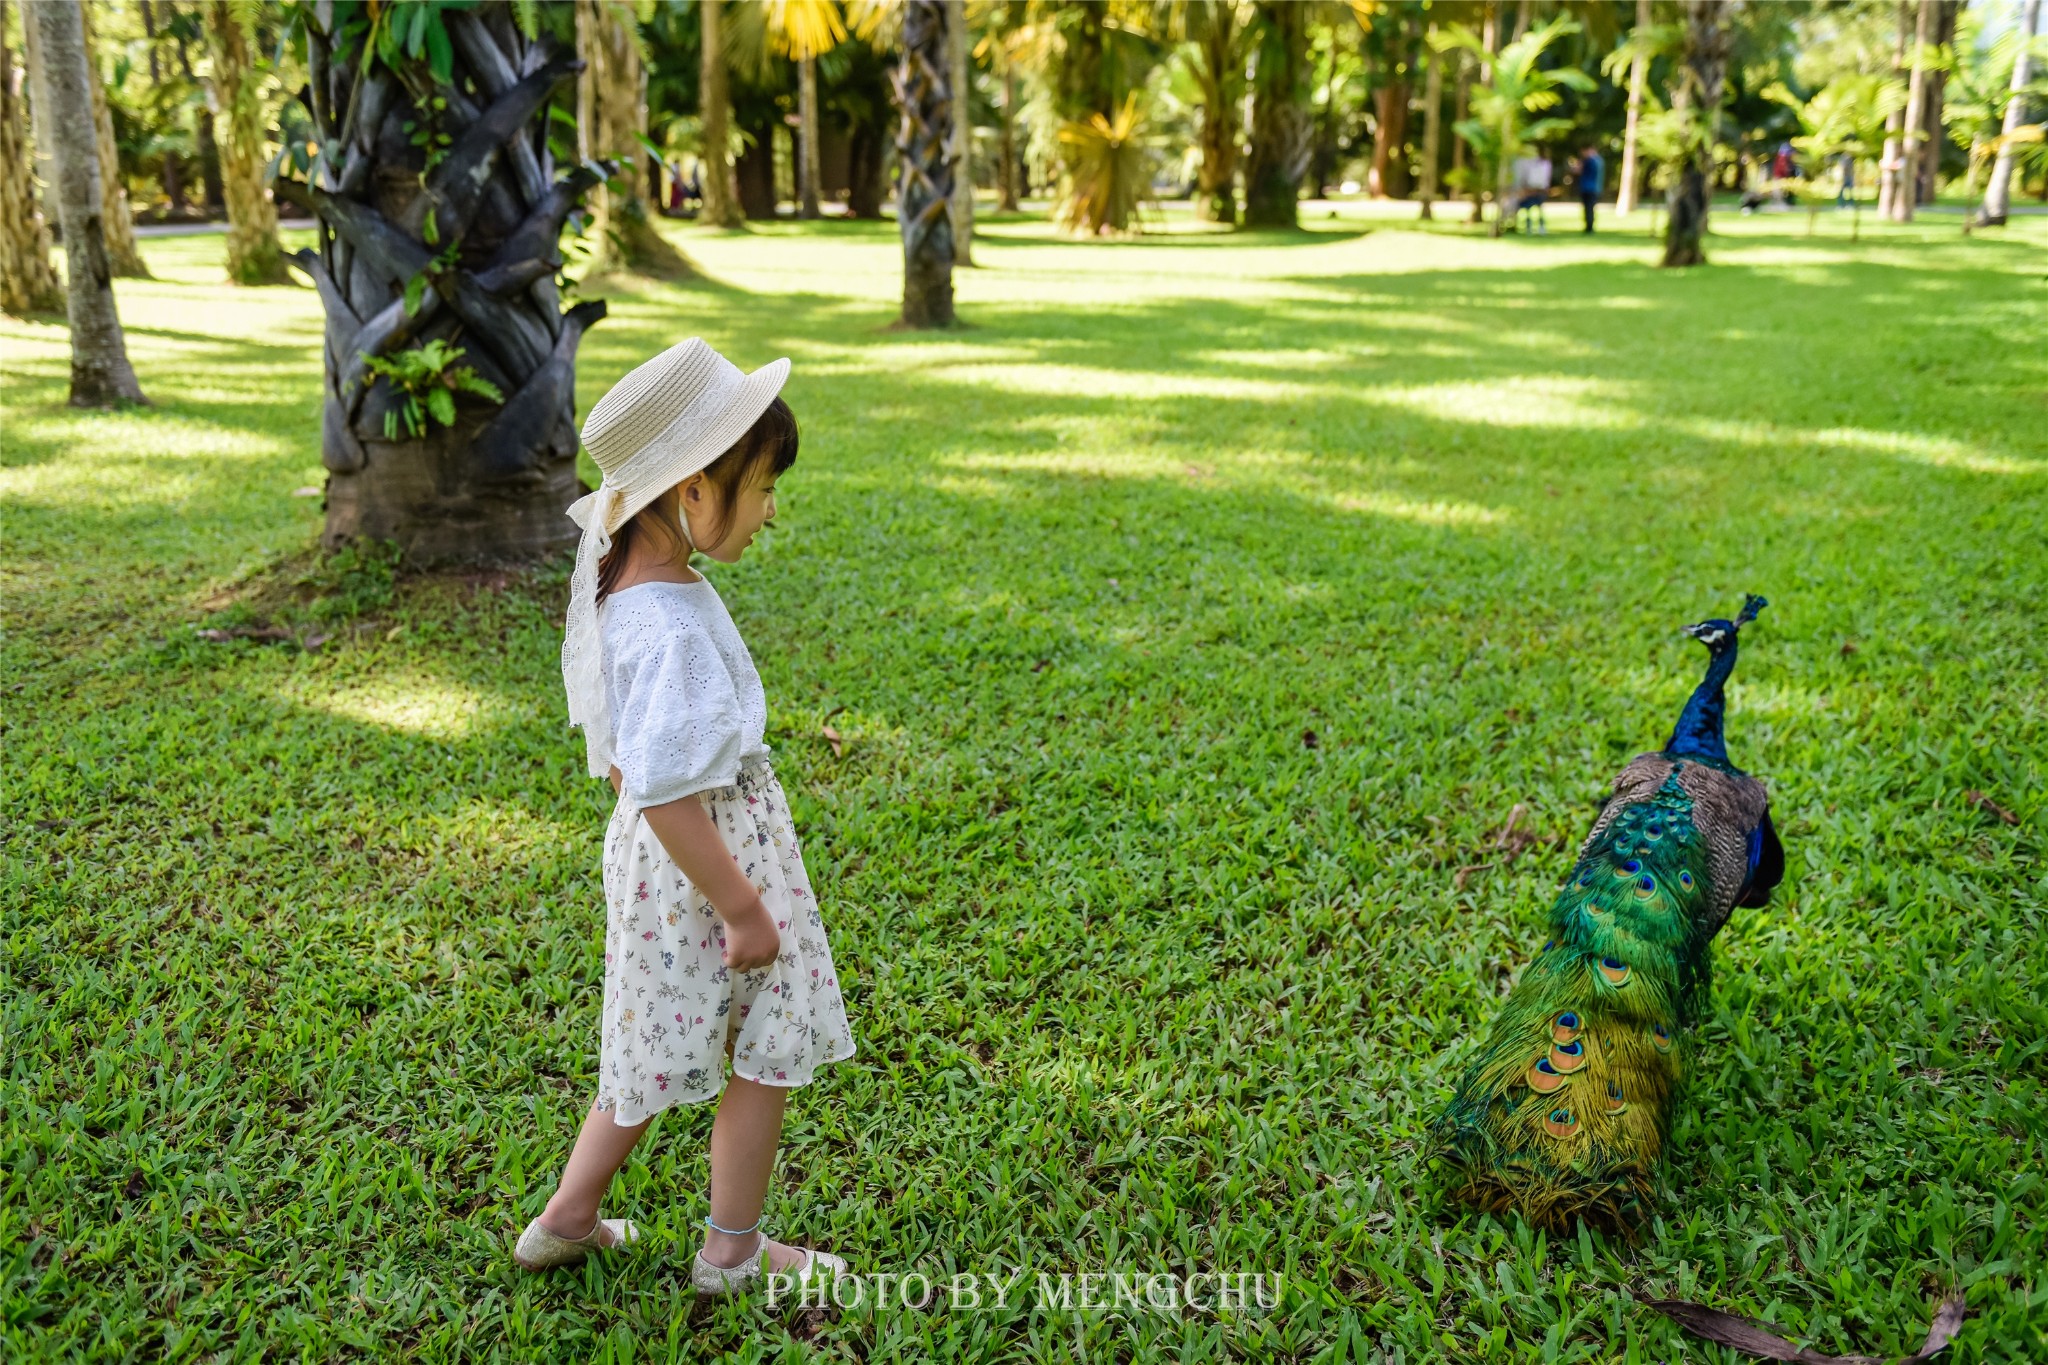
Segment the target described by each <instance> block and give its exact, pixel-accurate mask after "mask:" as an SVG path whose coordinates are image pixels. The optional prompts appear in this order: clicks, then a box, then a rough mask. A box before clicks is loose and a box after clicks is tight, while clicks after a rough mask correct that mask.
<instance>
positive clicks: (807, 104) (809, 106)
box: [796, 56, 825, 218]
mask: <svg viewBox="0 0 2048 1365" xmlns="http://www.w3.org/2000/svg"><path fill="white" fill-rule="evenodd" d="M796 122H797V130H796V132H797V137H796V143H797V147H796V150H797V161H796V186H797V189H796V216H797V217H799V218H822V217H823V216H824V214H825V210H824V209H823V208H821V207H819V204H818V178H819V177H820V176H821V175H822V174H823V171H822V170H821V169H820V166H821V164H822V163H821V162H820V160H819V157H818V59H817V58H816V57H815V56H812V57H803V58H799V59H798V61H797V64H796Z"/></svg>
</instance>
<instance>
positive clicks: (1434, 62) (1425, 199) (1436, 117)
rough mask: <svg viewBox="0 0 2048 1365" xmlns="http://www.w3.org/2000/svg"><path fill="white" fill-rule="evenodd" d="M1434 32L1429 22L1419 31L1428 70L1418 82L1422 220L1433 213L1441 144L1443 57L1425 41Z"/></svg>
mask: <svg viewBox="0 0 2048 1365" xmlns="http://www.w3.org/2000/svg"><path fill="white" fill-rule="evenodd" d="M1435 32H1436V25H1435V24H1431V25H1430V26H1429V28H1428V30H1427V31H1426V32H1425V33H1424V35H1423V43H1422V51H1423V53H1424V55H1425V56H1426V57H1427V58H1428V61H1429V72H1428V74H1427V75H1426V76H1425V77H1424V78H1423V82H1422V192H1421V197H1422V212H1421V214H1419V215H1418V216H1419V217H1420V218H1421V219H1422V220H1423V221H1425V222H1427V221H1428V220H1429V219H1431V218H1434V217H1435V216H1436V210H1435V209H1434V208H1433V207H1432V205H1434V204H1435V202H1436V190H1437V183H1436V159H1437V153H1438V150H1439V148H1440V147H1441V146H1442V142H1441V139H1442V137H1443V121H1444V119H1443V115H1444V57H1445V55H1446V54H1445V53H1442V52H1438V51H1437V50H1436V49H1435V48H1433V47H1431V46H1430V45H1429V41H1428V38H1429V34H1432V33H1435Z"/></svg>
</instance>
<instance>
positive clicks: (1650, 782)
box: [1433, 598, 1782, 1231]
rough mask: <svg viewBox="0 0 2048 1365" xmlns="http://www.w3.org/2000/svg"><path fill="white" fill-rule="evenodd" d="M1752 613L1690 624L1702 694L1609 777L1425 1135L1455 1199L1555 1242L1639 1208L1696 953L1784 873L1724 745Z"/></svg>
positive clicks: (1695, 982)
mask: <svg viewBox="0 0 2048 1365" xmlns="http://www.w3.org/2000/svg"><path fill="white" fill-rule="evenodd" d="M1762 606H1763V600H1762V599H1761V598H1751V599H1750V600H1749V602H1747V603H1745V608H1744V613H1743V615H1742V616H1741V617H1739V618H1738V620H1737V621H1735V622H1727V621H1713V622H1706V623H1703V624H1702V625H1700V626H1694V627H1689V628H1688V630H1689V632H1691V633H1693V634H1694V635H1695V637H1696V638H1699V639H1701V640H1702V641H1703V642H1705V643H1706V644H1707V646H1708V648H1709V650H1710V651H1711V652H1712V653H1713V656H1714V658H1713V662H1712V663H1711V664H1710V666H1709V669H1708V675H1707V679H1706V681H1704V682H1702V683H1701V685H1700V689H1699V690H1696V691H1695V693H1694V695H1693V699H1692V700H1691V701H1689V702H1688V703H1687V710H1686V712H1685V713H1684V715H1682V716H1681V720H1680V727H1679V729H1678V730H1676V731H1674V734H1673V738H1672V740H1671V741H1670V742H1668V743H1667V744H1666V746H1665V748H1664V750H1663V751H1662V752H1660V753H1654V754H1643V755H1641V756H1639V757H1637V758H1636V759H1634V760H1633V761H1631V762H1630V763H1629V765H1628V766H1627V767H1626V768H1624V769H1623V770H1622V771H1621V773H1620V774H1619V775H1618V776H1617V777H1616V778H1615V780H1614V790H1613V793H1612V795H1610V796H1609V798H1608V800H1607V803H1606V804H1605V805H1604V806H1603V807H1602V809H1601V813H1600V817H1599V819H1598V820H1597V821H1596V822H1595V823H1594V826H1593V831H1592V833H1591V834H1590V835H1589V836H1588V837H1587V839H1586V842H1585V844H1584V845H1583V846H1582V847H1581V849H1580V851H1579V857H1578V861H1577V862H1576V864H1575V865H1574V866H1573V868H1572V872H1571V875H1570V876H1569V877H1568V878H1567V879H1566V881H1565V883H1564V886H1563V888H1562V890H1560V891H1559V893H1558V897H1557V901H1556V903H1555V904H1554V905H1553V906H1552V908H1551V912H1550V941H1549V942H1548V943H1546V944H1545V945H1544V947H1543V950H1542V951H1541V952H1540V953H1539V954H1538V955H1537V956H1536V958H1535V959H1534V960H1533V961H1532V962H1530V964H1529V965H1528V967H1527V968H1525V969H1524V971H1523V973H1522V976H1521V979H1520V980H1519V981H1518V982H1517V983H1516V984H1515V988H1514V990H1513V991H1512V992H1511V993H1510V994H1509V996H1508V998H1507V1001H1506V1002H1505V1003H1504V1004H1503V1005H1502V1006H1501V1011H1500V1014H1499V1016H1498V1017H1497V1018H1496V1019H1495V1020H1494V1022H1493V1027H1492V1029H1491V1030H1490V1031H1489V1032H1488V1034H1487V1037H1486V1040H1485V1042H1484V1044H1483V1045H1482V1046H1481V1048H1480V1051H1479V1054H1478V1056H1477V1057H1476V1058H1475V1059H1474V1061H1473V1062H1472V1063H1471V1065H1470V1067H1469V1068H1468V1069H1467V1071H1466V1073H1465V1075H1464V1078H1463V1079H1462V1081H1461V1082H1460V1084H1459V1086H1458V1089H1457V1092H1456V1094H1455V1096H1454V1097H1453V1098H1452V1100H1451V1103H1450V1105H1449V1106H1448V1108H1447V1109H1446V1110H1445V1111H1444V1113H1443V1114H1442V1116H1441V1117H1439V1119H1438V1120H1437V1122H1436V1123H1435V1125H1434V1127H1433V1137H1434V1139H1435V1143H1436V1150H1437V1153H1438V1155H1439V1156H1441V1157H1442V1158H1443V1159H1444V1160H1445V1161H1446V1162H1447V1163H1448V1164H1449V1166H1451V1167H1452V1168H1453V1169H1454V1170H1455V1172H1456V1181H1455V1184H1454V1187H1453V1191H1452V1192H1453V1194H1454V1196H1455V1197H1457V1198H1459V1199H1461V1200H1462V1201H1463V1202H1465V1203H1468V1204H1471V1205H1474V1206H1475V1207H1478V1208H1482V1209H1487V1210H1490V1211H1492V1212H1496V1213H1505V1212H1507V1211H1509V1210H1515V1211H1518V1212H1520V1213H1521V1214H1522V1215H1523V1216H1524V1217H1525V1218H1527V1219H1528V1220H1529V1221H1530V1222H1532V1223H1535V1224H1539V1225H1542V1226H1546V1227H1552V1228H1562V1227H1565V1226H1568V1225H1569V1224H1570V1222H1571V1221H1572V1220H1573V1219H1574V1218H1584V1219H1586V1220H1587V1221H1589V1222H1594V1223H1598V1224H1601V1225H1603V1226H1607V1227H1611V1228H1615V1229H1617V1230H1621V1231H1627V1230H1629V1229H1631V1228H1632V1227H1633V1226H1634V1225H1635V1224H1636V1223H1637V1222H1639V1221H1640V1219H1641V1217H1642V1215H1643V1214H1644V1213H1645V1212H1646V1211H1647V1208H1648V1206H1649V1203H1650V1200H1651V1198H1652V1194H1653V1190H1654V1175H1655V1170H1656V1165H1657V1161H1658V1159H1659V1157H1660V1156H1661V1155H1662V1154H1663V1149H1664V1140H1665V1134H1666V1133H1667V1132H1668V1131H1669V1128H1670V1122H1671V1114H1672V1108H1673V1105H1674V1104H1675V1103H1676V1101H1677V1098H1678V1093H1679V1085H1680V1081H1681V1080H1682V1078H1683V1076H1684V1072H1685V1060H1686V1053H1687V1049H1688V1046H1689V1043H1688V1034H1689V1030H1690V1027H1691V1025H1692V1023H1693V1021H1694V1019H1695V1018H1696V1016H1697V1014H1698V1012H1699V1010H1700V1008H1701V1007H1702V1005H1703V1004H1704V1003H1705V1000H1706V996H1707V992H1708V989H1709V984H1710V971H1709V946H1708V945H1709V943H1710V941H1711V940H1712V938H1713V936H1714V934H1715V933H1716V932H1717V931H1718V930H1719V929H1720V927H1721V925H1722V924H1723V923H1725V922H1726V920H1727V918H1728V915H1729V913H1730V911H1731V910H1732V909H1733V907H1734V906H1735V905H1737V904H1762V903H1763V902H1762V899H1761V897H1765V896H1768V893H1769V890H1770V887H1771V886H1772V885H1774V884H1775V883H1776V881H1777V878H1778V875H1779V871H1780V869H1781V868H1782V851H1781V850H1780V849H1779V848H1778V846H1777V838H1776V836H1775V834H1773V833H1771V832H1770V816H1769V805H1768V800H1767V797H1766V793H1765V789H1764V786H1763V784H1762V783H1761V782H1759V781H1757V780H1756V779H1755V778H1752V777H1750V776H1748V775H1747V774H1745V773H1743V772H1741V771H1740V770H1739V769H1737V768H1735V767H1734V766H1733V765H1732V764H1730V763H1729V762H1728V761H1727V755H1726V752H1725V750H1724V749H1723V748H1722V747H1721V745H1720V712H1721V703H1722V697H1721V689H1722V685H1723V684H1724V683H1725V682H1726V679H1727V676H1728V673H1729V671H1730V670H1731V669H1732V667H1733V664H1734V653H1735V636H1736V631H1737V630H1738V628H1739V626H1740V624H1741V623H1742V622H1746V621H1748V620H1749V619H1751V618H1752V617H1754V616H1755V614H1756V611H1757V610H1758V609H1760V608H1761V607H1762ZM1716 630H1718V631H1720V632H1722V633H1720V634H1713V632H1714V631H1716ZM1702 632H1706V633H1702ZM1710 636H1711V638H1710ZM1703 694H1709V695H1703ZM1701 715H1705V716H1706V717H1707V719H1705V720H1701V719H1700V717H1701ZM1688 725H1690V726H1691V728H1690V729H1688V728H1687V727H1688Z"/></svg>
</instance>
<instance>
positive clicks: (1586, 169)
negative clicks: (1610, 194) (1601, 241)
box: [1577, 142, 1607, 237]
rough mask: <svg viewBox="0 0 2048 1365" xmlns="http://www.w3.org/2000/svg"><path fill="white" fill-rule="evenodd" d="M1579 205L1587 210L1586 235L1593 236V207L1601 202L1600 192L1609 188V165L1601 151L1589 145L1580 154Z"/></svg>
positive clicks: (1578, 177)
mask: <svg viewBox="0 0 2048 1365" xmlns="http://www.w3.org/2000/svg"><path fill="white" fill-rule="evenodd" d="M1577 179H1578V186H1579V203H1580V204H1582V205H1584V206H1585V209H1586V235H1587V236H1589V237H1590V236H1592V235H1593V206H1594V205H1595V204H1597V203H1599V202H1600V192H1601V191H1602V190H1604V189H1606V188H1607V163H1606V161H1604V160H1602V159H1601V156H1600V149H1599V148H1598V147H1596V146H1594V145H1593V144H1592V143H1590V142H1589V143H1587V144H1586V147H1585V150H1584V151H1582V152H1580V153H1579V170H1578V176H1577Z"/></svg>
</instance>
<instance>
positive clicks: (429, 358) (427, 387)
mask: <svg viewBox="0 0 2048 1365" xmlns="http://www.w3.org/2000/svg"><path fill="white" fill-rule="evenodd" d="M464 354H465V353H464V351H463V350H462V348H461V347H459V346H453V345H450V344H449V343H448V342H447V341H446V340H444V339H442V338H440V337H435V338H434V339H432V340H431V341H428V342H425V343H424V344H422V345H419V346H413V347H410V348H408V349H406V350H403V351H395V352H393V353H391V354H389V355H365V356H364V357H363V367H364V368H365V369H367V370H368V371H369V372H370V373H371V374H375V375H382V376H383V377H384V378H385V379H387V380H389V381H390V383H391V387H392V388H393V389H394V390H396V391H397V392H398V393H400V394H402V395H403V396H404V401H403V402H402V403H400V404H399V405H398V406H397V407H395V408H393V409H392V410H391V411H389V412H387V413H385V414H384V435H385V437H386V438H387V439H390V440H396V439H397V438H398V433H399V431H400V430H401V429H403V430H404V432H405V434H406V435H408V436H412V437H415V438H417V437H421V436H424V435H426V434H427V429H428V425H429V422H430V421H433V422H439V423H440V424H441V425H442V426H444V427H445V426H454V425H455V395H456V394H458V393H473V394H475V395H477V396H478V397H480V398H488V399H490V400H491V401H492V402H493V403H502V402H504V401H505V395H504V394H503V393H501V392H500V391H499V389H498V386H497V385H496V384H493V383H491V382H490V381H489V380H488V379H485V378H484V377H483V376H481V375H479V374H478V373H477V372H476V370H475V369H473V368H472V367H470V366H468V365H457V364H456V363H455V362H456V361H457V360H458V359H460V358H461V357H462V356H463V355H464Z"/></svg>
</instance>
